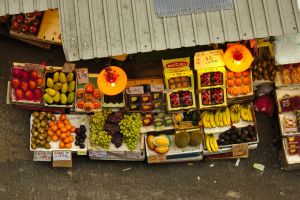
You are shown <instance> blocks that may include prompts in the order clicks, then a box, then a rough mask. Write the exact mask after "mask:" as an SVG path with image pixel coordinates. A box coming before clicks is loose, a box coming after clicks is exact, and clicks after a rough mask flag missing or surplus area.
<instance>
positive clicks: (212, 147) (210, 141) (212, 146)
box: [205, 134, 219, 152]
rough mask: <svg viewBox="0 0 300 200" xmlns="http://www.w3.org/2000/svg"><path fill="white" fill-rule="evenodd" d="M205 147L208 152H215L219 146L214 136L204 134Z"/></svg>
mask: <svg viewBox="0 0 300 200" xmlns="http://www.w3.org/2000/svg"><path fill="white" fill-rule="evenodd" d="M205 145H206V148H207V150H208V151H209V152H217V151H218V150H219V146H218V143H217V139H216V137H215V135H214V134H205Z"/></svg>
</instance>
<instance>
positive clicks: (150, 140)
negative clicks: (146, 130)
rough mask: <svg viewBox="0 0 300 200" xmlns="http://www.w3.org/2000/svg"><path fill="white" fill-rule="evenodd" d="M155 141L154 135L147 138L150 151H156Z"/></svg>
mask: <svg viewBox="0 0 300 200" xmlns="http://www.w3.org/2000/svg"><path fill="white" fill-rule="evenodd" d="M153 139H154V135H149V136H148V137H147V145H148V147H149V149H151V150H152V151H154V148H155V145H154V143H153Z"/></svg>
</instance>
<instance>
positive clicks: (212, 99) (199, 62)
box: [194, 50, 227, 109]
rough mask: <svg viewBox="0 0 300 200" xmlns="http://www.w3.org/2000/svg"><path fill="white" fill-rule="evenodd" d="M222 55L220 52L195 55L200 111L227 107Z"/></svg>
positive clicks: (205, 52) (214, 51)
mask: <svg viewBox="0 0 300 200" xmlns="http://www.w3.org/2000/svg"><path fill="white" fill-rule="evenodd" d="M223 55H224V53H223V51H222V50H213V51H204V52H198V53H196V54H195V58H194V62H195V64H194V67H195V70H196V71H197V82H198V101H199V107H200V109H206V108H215V107H217V106H226V105H227V97H226V87H225V83H226V82H225V71H226V70H225V64H224V61H223Z"/></svg>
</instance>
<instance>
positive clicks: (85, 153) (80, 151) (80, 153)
mask: <svg viewBox="0 0 300 200" xmlns="http://www.w3.org/2000/svg"><path fill="white" fill-rule="evenodd" d="M77 155H78V156H86V155H87V150H85V149H80V150H78V151H77Z"/></svg>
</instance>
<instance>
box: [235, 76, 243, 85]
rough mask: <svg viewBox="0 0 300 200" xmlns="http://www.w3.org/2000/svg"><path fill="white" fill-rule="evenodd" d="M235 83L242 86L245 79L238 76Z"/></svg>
mask: <svg viewBox="0 0 300 200" xmlns="http://www.w3.org/2000/svg"><path fill="white" fill-rule="evenodd" d="M234 83H235V85H237V86H240V85H242V83H243V81H242V79H240V78H237V79H235V80H234Z"/></svg>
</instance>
